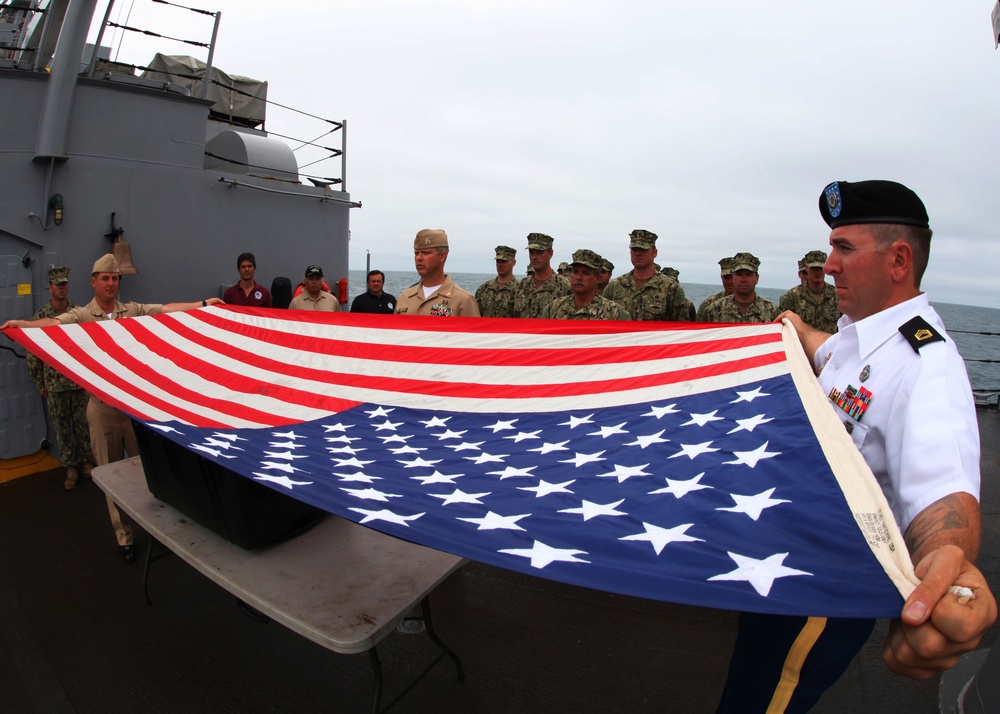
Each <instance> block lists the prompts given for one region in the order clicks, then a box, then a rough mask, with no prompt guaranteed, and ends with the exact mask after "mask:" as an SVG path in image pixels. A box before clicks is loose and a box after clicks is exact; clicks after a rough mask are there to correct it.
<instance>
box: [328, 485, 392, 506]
mask: <svg viewBox="0 0 1000 714" xmlns="http://www.w3.org/2000/svg"><path fill="white" fill-rule="evenodd" d="M340 490H341V491H343V492H344V493H349V494H350V495H352V496H354V497H355V498H363V499H365V500H367V501H385V502H387V503H388V501H389V499H390V498H402V496H401V495H399V494H398V493H384V492H382V491H379V490H378V489H374V488H364V489H361V488H342V489H340Z"/></svg>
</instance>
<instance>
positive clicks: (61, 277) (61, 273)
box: [49, 265, 69, 285]
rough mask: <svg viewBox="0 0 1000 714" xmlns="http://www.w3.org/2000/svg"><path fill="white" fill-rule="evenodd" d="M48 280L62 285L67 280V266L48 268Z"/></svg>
mask: <svg viewBox="0 0 1000 714" xmlns="http://www.w3.org/2000/svg"><path fill="white" fill-rule="evenodd" d="M49 282H50V283H52V284H53V285H62V284H63V283H68V282H69V268H66V267H64V266H62V265H60V266H57V267H55V268H51V269H50V270H49Z"/></svg>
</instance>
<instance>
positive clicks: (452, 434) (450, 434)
mask: <svg viewBox="0 0 1000 714" xmlns="http://www.w3.org/2000/svg"><path fill="white" fill-rule="evenodd" d="M467 431H468V429H464V430H462V431H452V430H451V429H447V430H445V431H442V432H441V433H440V434H432V436H436V437H437V438H438V440H439V441H444V440H445V439H461V438H462V435H463V434H464V433H465V432H467Z"/></svg>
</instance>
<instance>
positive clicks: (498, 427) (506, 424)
mask: <svg viewBox="0 0 1000 714" xmlns="http://www.w3.org/2000/svg"><path fill="white" fill-rule="evenodd" d="M516 423H517V419H511V420H510V421H503V420H502V419H498V420H497V422H496V423H495V424H491V425H490V426H484V427H483V428H484V429H490V430H491V431H492V432H493V433H494V434H496V433H497V432H498V431H505V430H506V429H513V428H514V424H516Z"/></svg>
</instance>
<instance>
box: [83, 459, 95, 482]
mask: <svg viewBox="0 0 1000 714" xmlns="http://www.w3.org/2000/svg"><path fill="white" fill-rule="evenodd" d="M93 472H94V465H93V464H92V463H90V462H89V461H84V462H83V463H82V464H81V465H80V473H81V474H82V475H83V477H84V478H91V474H92V473H93Z"/></svg>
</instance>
